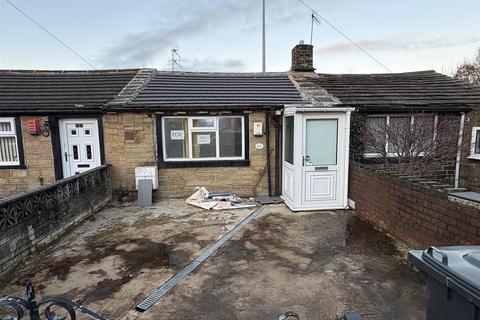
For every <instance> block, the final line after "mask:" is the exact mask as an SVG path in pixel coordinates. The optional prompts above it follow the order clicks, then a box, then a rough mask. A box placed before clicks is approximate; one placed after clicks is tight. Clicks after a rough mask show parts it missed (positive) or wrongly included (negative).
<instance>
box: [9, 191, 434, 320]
mask: <svg viewBox="0 0 480 320" xmlns="http://www.w3.org/2000/svg"><path fill="white" fill-rule="evenodd" d="M252 211H253V209H251V208H250V209H238V210H228V211H204V210H202V209H199V208H196V207H192V206H189V205H186V204H185V203H184V202H183V201H182V200H167V201H162V202H158V203H156V204H155V205H154V206H153V207H152V208H147V209H139V208H136V207H134V206H131V207H110V208H108V209H105V210H103V211H101V212H99V213H97V214H96V215H95V216H94V217H92V218H91V219H90V220H88V221H86V222H85V223H83V224H82V225H80V226H78V227H77V228H75V229H74V230H73V231H72V232H71V233H69V234H68V235H66V236H65V237H63V238H62V239H61V240H60V241H58V242H57V243H56V244H55V245H54V246H51V248H49V249H48V250H46V251H45V252H42V253H40V254H39V255H37V256H36V257H34V258H32V259H30V261H29V262H28V263H27V264H26V265H25V266H24V267H23V268H20V269H19V270H18V271H17V272H16V273H15V274H12V275H11V278H10V279H7V282H6V283H2V285H1V287H0V295H4V294H9V295H19V296H24V287H23V285H24V283H25V281H26V280H27V279H32V281H33V283H34V285H35V287H36V289H37V296H41V297H44V296H47V295H50V296H51V295H62V296H66V297H68V298H70V299H72V300H74V301H78V302H80V303H82V304H83V305H85V306H86V307H88V308H90V309H92V310H93V311H95V312H97V313H99V314H101V315H103V316H105V317H107V318H109V319H122V318H123V319H126V318H128V319H135V318H137V319H152V320H153V319H182V320H184V319H265V320H267V319H277V318H278V316H279V314H281V313H282V312H284V311H286V310H295V311H297V312H299V313H300V315H301V319H302V320H303V319H337V318H339V317H340V316H341V315H342V314H343V313H345V312H347V311H357V312H360V313H363V314H365V319H367V320H368V319H383V320H385V319H395V320H397V319H399V320H400V319H424V318H425V316H424V310H425V303H426V298H425V285H424V283H423V280H422V277H421V275H420V274H419V273H418V272H416V271H414V270H413V269H412V268H411V267H410V266H409V265H408V264H406V263H405V262H404V261H405V258H404V256H405V252H404V251H403V250H402V249H399V248H398V246H397V244H396V243H395V241H393V240H392V239H391V238H390V237H388V236H387V235H385V234H383V233H382V232H380V231H378V230H376V229H375V228H373V227H372V226H370V225H369V224H367V223H365V222H363V221H361V220H359V219H358V218H357V217H356V216H355V215H354V214H353V213H352V212H351V211H346V210H345V211H334V212H332V211H325V212H312V213H295V214H294V213H292V212H291V211H290V210H288V209H287V208H286V207H285V206H284V205H283V204H282V205H271V206H269V207H267V209H266V210H265V211H264V212H263V213H262V214H261V215H260V216H259V217H258V218H257V219H255V220H254V221H252V222H251V223H250V224H249V225H247V227H246V228H245V229H243V230H242V231H240V232H239V233H238V234H237V235H236V236H235V237H234V238H233V239H232V240H230V241H229V242H227V243H226V244H225V245H224V246H223V247H222V248H220V250H219V251H218V252H217V253H215V254H214V255H212V256H211V257H210V258H209V259H208V260H207V261H206V262H205V263H204V264H203V265H202V266H201V267H200V268H199V269H197V270H196V271H195V272H194V273H192V274H191V275H190V276H188V277H187V278H186V279H185V280H184V281H183V282H182V283H180V284H179V285H178V286H177V287H175V288H174V289H173V290H172V291H171V292H170V293H169V294H168V295H166V296H165V297H163V298H162V299H161V300H160V301H158V302H157V304H155V305H154V306H153V307H152V308H150V309H149V310H147V311H146V312H144V313H139V312H136V311H133V309H134V306H135V304H136V303H137V302H140V301H141V300H142V299H143V298H145V296H146V295H148V294H150V293H151V292H152V291H153V290H154V289H156V288H157V287H158V286H160V285H161V284H162V283H163V282H165V281H166V280H168V279H169V278H170V277H171V276H172V275H174V274H175V272H177V271H178V270H180V269H181V268H182V267H183V266H185V265H187V264H188V263H189V262H190V261H191V260H193V259H194V258H195V257H196V256H197V255H198V254H199V253H200V252H201V251H202V250H203V249H205V248H206V247H207V246H208V245H209V244H210V243H212V242H213V241H215V240H216V239H218V238H219V237H220V236H221V235H223V234H225V233H226V231H227V230H229V229H231V228H232V227H233V226H234V225H235V224H236V223H238V222H239V221H240V220H242V219H243V218H244V217H246V216H247V215H248V214H249V213H250V212H252Z"/></svg>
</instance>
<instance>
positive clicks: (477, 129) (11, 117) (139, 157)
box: [0, 44, 480, 209]
mask: <svg viewBox="0 0 480 320" xmlns="http://www.w3.org/2000/svg"><path fill="white" fill-rule="evenodd" d="M312 50H313V48H312V46H310V45H305V44H299V45H297V46H296V47H295V48H294V49H293V51H292V69H291V71H290V72H284V73H187V72H173V73H172V72H159V71H157V70H155V69H132V70H99V71H18V70H3V71H0V197H4V196H8V195H10V194H13V193H15V192H19V191H23V190H28V189H31V188H35V187H37V186H40V185H44V184H48V183H51V182H53V181H55V180H58V179H62V178H64V177H67V176H71V175H75V174H76V173H79V172H83V171H86V170H89V169H91V168H94V167H96V166H98V165H101V164H104V163H108V164H110V165H111V166H112V167H111V172H112V183H113V188H114V190H117V191H118V192H119V193H120V194H127V193H129V192H132V191H134V190H135V179H134V175H135V168H136V167H139V166H155V167H157V168H158V191H157V192H156V194H157V196H158V197H185V196H187V195H189V194H191V192H192V190H193V189H194V187H196V186H198V185H203V186H206V187H207V188H209V189H211V190H217V191H233V192H236V193H237V194H239V195H242V196H251V195H255V194H268V193H270V194H275V195H280V194H282V195H283V196H284V197H286V198H287V203H289V205H290V206H291V207H295V208H298V209H308V208H314V207H315V208H318V207H319V206H318V205H312V206H310V207H309V206H308V201H310V203H313V204H314V203H317V204H319V203H321V202H322V201H323V202H325V203H326V206H325V207H332V208H333V207H335V208H337V207H345V206H346V199H347V194H348V193H347V187H348V180H347V177H348V145H349V134H348V132H349V124H350V112H351V111H353V110H360V111H364V112H366V113H368V114H370V115H371V116H375V117H377V118H378V117H383V118H385V119H388V120H389V121H395V119H394V118H395V117H397V116H401V115H402V114H403V115H406V114H408V113H410V112H412V111H414V112H419V111H421V112H430V113H432V116H435V114H439V113H450V114H452V115H455V116H457V117H458V119H459V121H460V120H461V119H463V120H462V122H463V123H464V127H463V128H464V130H463V149H462V153H461V164H462V165H461V166H460V168H461V174H460V186H462V187H463V186H464V187H467V188H469V189H471V190H475V191H480V184H479V183H480V93H479V90H478V88H476V87H473V86H470V85H467V84H465V83H462V82H461V81H458V80H454V79H451V78H449V77H447V76H444V75H441V74H439V73H436V72H434V71H422V72H410V73H392V74H376V75H374V74H369V75H333V74H319V73H315V72H314V68H313V60H312ZM472 110H473V111H472ZM388 120H387V121H388ZM320 137H321V138H320ZM320 150H321V152H320ZM307 200H308V201H307ZM321 207H322V206H321V205H320V208H321Z"/></svg>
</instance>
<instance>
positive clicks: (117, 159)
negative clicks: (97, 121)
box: [103, 112, 275, 198]
mask: <svg viewBox="0 0 480 320" xmlns="http://www.w3.org/2000/svg"><path fill="white" fill-rule="evenodd" d="M264 117H265V116H264V113H261V112H254V113H252V114H249V126H250V128H249V146H250V148H249V157H250V166H248V167H213V168H160V169H159V172H158V175H159V190H158V191H157V192H156V197H158V198H178V197H186V196H189V195H191V194H192V193H193V191H194V188H195V187H196V186H205V187H207V188H208V189H210V190H216V191H233V192H235V193H237V194H238V195H240V196H252V195H253V194H254V193H258V194H267V192H268V191H267V190H268V189H267V175H266V148H265V147H264V148H263V149H261V150H257V149H256V148H255V145H256V144H257V143H263V144H264V146H266V143H265V135H263V136H261V137H255V136H253V129H252V128H253V123H254V122H263V123H264ZM103 124H104V140H105V160H106V162H107V163H109V164H111V165H112V181H113V187H114V189H116V190H122V191H123V190H127V191H134V181H135V179H134V177H135V167H138V166H142V165H156V157H157V150H156V125H155V116H154V115H151V116H149V115H147V114H133V113H121V114H106V115H105V116H104V118H103ZM274 130H275V129H274V127H273V125H272V126H271V128H270V132H271V135H270V147H271V172H272V190H273V186H274V183H275V181H274V170H275V165H274V159H275V150H274V138H275V135H274V133H275V131H274Z"/></svg>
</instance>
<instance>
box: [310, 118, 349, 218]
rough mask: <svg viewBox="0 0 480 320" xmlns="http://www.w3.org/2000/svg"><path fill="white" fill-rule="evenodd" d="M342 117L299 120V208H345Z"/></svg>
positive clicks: (343, 126) (343, 125) (343, 130)
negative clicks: (300, 130)
mask: <svg viewBox="0 0 480 320" xmlns="http://www.w3.org/2000/svg"><path fill="white" fill-rule="evenodd" d="M344 122H345V121H344V115H328V114H326V115H325V114H324V115H305V116H304V117H303V139H302V140H303V143H302V145H303V148H302V149H303V156H302V160H303V161H302V174H301V177H302V199H301V202H302V206H303V207H306V208H316V209H321V208H342V207H345V204H344V202H345V192H344V186H345V179H344V172H345V162H346V161H345V157H346V156H348V155H345V148H343V146H344V145H345V143H346V142H345V123H344Z"/></svg>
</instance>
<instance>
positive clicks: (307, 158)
mask: <svg viewBox="0 0 480 320" xmlns="http://www.w3.org/2000/svg"><path fill="white" fill-rule="evenodd" d="M307 161H310V156H308V155H306V156H303V166H305V164H306V163H307Z"/></svg>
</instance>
